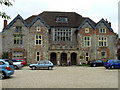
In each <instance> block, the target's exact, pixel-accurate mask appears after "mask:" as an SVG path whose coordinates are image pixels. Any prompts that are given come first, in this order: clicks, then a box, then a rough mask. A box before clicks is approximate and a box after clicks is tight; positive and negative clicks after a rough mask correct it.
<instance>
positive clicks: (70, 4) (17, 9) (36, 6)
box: [0, 0, 119, 32]
mask: <svg viewBox="0 0 120 90" xmlns="http://www.w3.org/2000/svg"><path fill="white" fill-rule="evenodd" d="M118 1H119V0H15V3H13V6H12V7H7V8H6V7H5V6H2V8H1V11H5V12H6V13H7V14H8V15H10V16H11V20H13V18H14V17H16V16H17V15H18V14H20V15H21V16H22V17H23V18H24V19H26V18H27V17H29V16H31V15H36V14H39V13H41V12H43V11H66V12H77V13H78V14H80V15H82V16H84V17H90V18H91V19H92V20H93V21H95V22H98V21H99V20H100V19H101V18H104V19H105V18H107V19H108V21H111V23H112V27H113V30H114V31H115V32H118V31H117V28H118V25H117V22H118ZM0 20H3V19H1V18H0ZM11 20H9V22H10V21H11ZM2 25H3V22H0V31H1V29H2Z"/></svg>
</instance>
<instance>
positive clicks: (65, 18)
mask: <svg viewBox="0 0 120 90" xmlns="http://www.w3.org/2000/svg"><path fill="white" fill-rule="evenodd" d="M56 22H61V23H67V22H68V18H67V17H57V18H56Z"/></svg>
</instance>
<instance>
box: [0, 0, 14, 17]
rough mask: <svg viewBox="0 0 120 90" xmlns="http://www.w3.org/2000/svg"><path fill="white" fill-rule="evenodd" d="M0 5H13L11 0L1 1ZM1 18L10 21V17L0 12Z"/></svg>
mask: <svg viewBox="0 0 120 90" xmlns="http://www.w3.org/2000/svg"><path fill="white" fill-rule="evenodd" d="M0 4H1V5H5V6H8V7H10V6H12V3H11V2H10V1H9V0H0ZM0 17H2V18H4V19H10V16H8V15H7V14H6V13H5V12H0Z"/></svg>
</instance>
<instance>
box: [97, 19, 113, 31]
mask: <svg viewBox="0 0 120 90" xmlns="http://www.w3.org/2000/svg"><path fill="white" fill-rule="evenodd" d="M101 23H104V24H105V25H106V27H107V28H108V29H110V31H113V29H112V28H111V27H110V26H109V25H108V23H106V21H105V20H104V19H103V18H102V19H101V20H100V21H99V22H98V23H97V24H96V27H95V28H98V26H99V25H100V24H101Z"/></svg>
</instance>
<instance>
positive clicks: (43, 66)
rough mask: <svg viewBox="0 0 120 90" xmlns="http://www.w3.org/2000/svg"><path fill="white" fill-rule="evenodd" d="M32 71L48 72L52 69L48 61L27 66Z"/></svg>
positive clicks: (51, 64)
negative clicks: (44, 70) (46, 70)
mask: <svg viewBox="0 0 120 90" xmlns="http://www.w3.org/2000/svg"><path fill="white" fill-rule="evenodd" d="M29 67H30V68H32V69H33V70H35V69H37V68H48V69H49V70H52V68H53V63H52V62H51V61H49V60H41V61H39V62H38V63H37V64H30V66H29Z"/></svg>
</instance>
